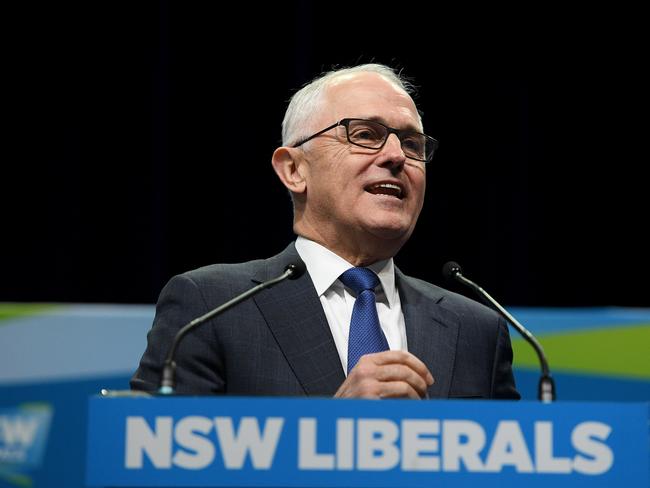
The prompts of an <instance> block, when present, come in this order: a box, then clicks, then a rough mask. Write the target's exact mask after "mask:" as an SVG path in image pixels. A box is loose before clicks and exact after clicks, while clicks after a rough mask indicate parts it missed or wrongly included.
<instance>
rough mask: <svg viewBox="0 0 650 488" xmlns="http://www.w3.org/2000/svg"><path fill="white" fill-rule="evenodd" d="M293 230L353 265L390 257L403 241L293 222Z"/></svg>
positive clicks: (368, 263) (366, 263)
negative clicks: (343, 232)
mask: <svg viewBox="0 0 650 488" xmlns="http://www.w3.org/2000/svg"><path fill="white" fill-rule="evenodd" d="M293 230H294V232H295V233H296V234H297V235H299V236H302V237H305V238H306V239H309V240H312V241H314V242H317V243H318V244H320V245H321V246H323V247H326V248H327V249H329V250H330V251H332V252H333V253H334V254H336V255H337V256H340V257H342V258H343V259H345V260H346V261H347V262H348V263H350V264H352V265H353V266H369V265H371V264H373V263H376V262H377V261H381V260H384V259H390V258H392V257H393V256H395V254H397V252H398V251H399V250H400V248H401V247H402V245H403V244H404V242H402V240H401V239H400V240H399V241H393V240H385V239H378V238H377V237H375V236H372V235H364V234H361V233H359V232H357V233H356V235H352V236H351V237H350V236H347V235H345V236H344V235H342V233H341V232H328V229H325V228H322V226H321V227H319V228H314V227H311V226H308V225H301V223H300V222H295V223H294V227H293Z"/></svg>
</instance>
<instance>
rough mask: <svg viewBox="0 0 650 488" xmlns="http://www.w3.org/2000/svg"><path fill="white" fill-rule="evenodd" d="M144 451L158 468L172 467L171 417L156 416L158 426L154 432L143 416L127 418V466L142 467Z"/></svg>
mask: <svg viewBox="0 0 650 488" xmlns="http://www.w3.org/2000/svg"><path fill="white" fill-rule="evenodd" d="M144 452H146V453H147V456H148V457H149V460H150V461H151V463H152V464H153V465H154V466H155V467H156V468H160V469H163V468H165V469H167V468H171V467H172V418H171V417H156V427H155V431H153V432H152V431H151V429H150V428H149V424H147V421H146V420H145V419H144V418H143V417H127V418H126V455H125V464H126V467H127V468H128V469H141V468H142V464H143V459H142V458H143V456H142V454H143V453H144Z"/></svg>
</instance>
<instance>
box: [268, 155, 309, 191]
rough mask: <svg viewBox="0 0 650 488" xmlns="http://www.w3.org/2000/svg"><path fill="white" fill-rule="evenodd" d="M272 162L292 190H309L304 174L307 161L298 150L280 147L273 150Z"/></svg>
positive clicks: (279, 176) (281, 178)
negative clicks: (300, 155)
mask: <svg viewBox="0 0 650 488" xmlns="http://www.w3.org/2000/svg"><path fill="white" fill-rule="evenodd" d="M271 162H272V163H273V169H274V170H275V173H276V174H277V175H278V178H280V181H282V183H283V184H284V186H286V187H287V188H288V189H289V191H290V192H292V193H304V192H305V191H306V190H307V182H306V181H305V177H304V175H303V173H304V171H305V165H306V163H305V162H304V160H302V159H301V158H300V157H299V154H298V150H296V149H294V148H289V147H279V148H277V149H276V150H275V151H274V152H273V158H272V159H271Z"/></svg>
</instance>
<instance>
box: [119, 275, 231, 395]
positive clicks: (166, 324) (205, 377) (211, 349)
mask: <svg viewBox="0 0 650 488" xmlns="http://www.w3.org/2000/svg"><path fill="white" fill-rule="evenodd" d="M208 311H209V309H208V307H207V305H206V303H205V301H204V299H203V297H202V294H201V291H200V289H199V288H198V286H197V285H196V283H195V282H194V281H193V280H192V279H191V278H190V277H188V276H184V275H179V276H176V277H174V278H172V279H171V280H170V281H169V283H167V285H166V286H165V288H163V290H162V292H161V293H160V298H159V299H158V304H157V305H156V316H155V318H154V322H153V326H152V328H151V330H150V331H149V333H148V334H147V348H146V350H145V352H144V355H143V356H142V359H141V360H140V366H139V367H138V369H137V371H136V372H135V374H134V375H133V377H132V378H131V388H132V389H134V390H143V391H148V392H154V391H156V390H157V389H158V386H159V384H160V377H161V374H162V367H163V363H164V361H165V357H166V355H167V353H168V350H169V347H170V346H171V344H172V341H173V340H174V336H175V335H176V333H177V332H178V331H179V330H180V329H181V328H182V327H183V326H184V325H186V324H187V323H189V322H190V321H192V320H193V319H195V318H196V317H199V316H200V315H203V314H205V313H207V312H208ZM176 363H177V367H176V384H177V387H176V393H178V394H191V395H208V394H215V393H221V392H223V391H224V388H225V382H224V379H223V374H222V372H223V364H222V362H221V360H220V355H219V345H218V343H217V340H216V337H215V334H214V332H213V327H212V324H211V321H208V322H206V323H203V324H201V325H199V326H198V327H197V328H196V329H195V330H193V331H192V332H190V333H189V334H187V335H186V336H185V337H184V338H183V340H182V341H181V343H180V344H179V345H178V348H177V349H176Z"/></svg>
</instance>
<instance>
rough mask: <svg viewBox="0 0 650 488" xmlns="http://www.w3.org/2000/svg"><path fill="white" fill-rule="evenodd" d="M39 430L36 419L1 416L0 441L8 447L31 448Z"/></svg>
mask: <svg viewBox="0 0 650 488" xmlns="http://www.w3.org/2000/svg"><path fill="white" fill-rule="evenodd" d="M37 429H38V420H37V419H35V418H24V417H23V418H21V417H9V416H5V415H2V416H0V439H1V440H2V442H3V443H4V444H6V445H8V446H15V445H16V444H20V445H21V446H31V444H32V442H34V436H35V435H36V430H37Z"/></svg>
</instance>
